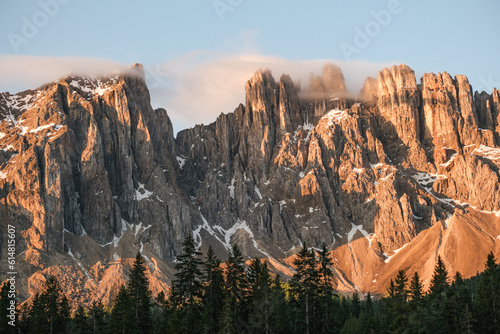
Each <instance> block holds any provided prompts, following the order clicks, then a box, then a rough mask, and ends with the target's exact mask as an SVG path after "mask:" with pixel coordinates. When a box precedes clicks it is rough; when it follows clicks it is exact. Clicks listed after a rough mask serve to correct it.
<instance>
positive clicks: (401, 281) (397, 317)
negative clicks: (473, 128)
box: [386, 270, 409, 333]
mask: <svg viewBox="0 0 500 334" xmlns="http://www.w3.org/2000/svg"><path fill="white" fill-rule="evenodd" d="M407 282H408V278H407V277H406V272H405V271H404V270H399V271H398V274H397V275H396V278H395V280H394V281H393V280H392V279H391V281H390V286H389V298H388V299H387V304H386V312H387V317H388V319H389V320H388V324H387V326H388V329H389V331H390V332H394V333H400V332H402V331H404V329H405V328H406V326H407V325H408V318H409V309H408V304H407V297H408V290H407V287H406V284H407Z"/></svg>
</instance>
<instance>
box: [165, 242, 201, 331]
mask: <svg viewBox="0 0 500 334" xmlns="http://www.w3.org/2000/svg"><path fill="white" fill-rule="evenodd" d="M200 256H201V253H200V252H198V251H197V250H196V246H195V243H194V239H193V235H192V234H191V233H189V234H188V236H187V237H186V239H184V242H183V243H182V254H181V255H179V256H178V257H177V264H176V265H175V270H176V271H177V272H176V274H175V280H174V281H173V282H172V299H173V303H174V306H175V307H176V308H177V309H178V312H179V314H180V315H181V318H182V324H181V327H182V328H183V331H185V332H196V331H199V328H198V327H199V326H200V325H201V321H200V319H201V297H202V291H203V289H202V288H203V287H202V280H203V275H202V272H201V267H202V265H203V262H202V260H201V259H200Z"/></svg>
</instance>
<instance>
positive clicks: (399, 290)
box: [394, 270, 408, 302]
mask: <svg viewBox="0 0 500 334" xmlns="http://www.w3.org/2000/svg"><path fill="white" fill-rule="evenodd" d="M406 283H408V278H407V277H406V272H405V271H404V270H399V271H398V274H397V276H396V280H395V281H394V284H395V293H396V297H397V298H399V299H400V301H401V302H406V300H407V299H408V290H407V289H406Z"/></svg>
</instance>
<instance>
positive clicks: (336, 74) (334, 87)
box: [321, 64, 346, 95]
mask: <svg viewBox="0 0 500 334" xmlns="http://www.w3.org/2000/svg"><path fill="white" fill-rule="evenodd" d="M321 82H322V84H323V89H324V91H325V92H329V93H333V94H335V93H336V94H339V95H341V94H342V93H345V92H346V88H345V80H344V74H343V73H342V70H341V69H340V67H338V66H337V65H334V64H326V65H325V66H324V67H323V73H322V75H321Z"/></svg>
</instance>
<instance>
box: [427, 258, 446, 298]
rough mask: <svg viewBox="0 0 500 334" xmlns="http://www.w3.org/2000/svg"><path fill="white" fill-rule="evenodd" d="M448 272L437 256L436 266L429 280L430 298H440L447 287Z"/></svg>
mask: <svg viewBox="0 0 500 334" xmlns="http://www.w3.org/2000/svg"><path fill="white" fill-rule="evenodd" d="M448 286H449V285H448V270H446V266H445V265H444V262H443V260H442V259H441V256H438V260H437V263H436V266H435V267H434V274H433V275H432V279H431V286H430V288H429V289H430V295H431V296H432V297H439V296H442V295H443V293H444V292H445V290H446V288H447V287H448Z"/></svg>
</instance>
